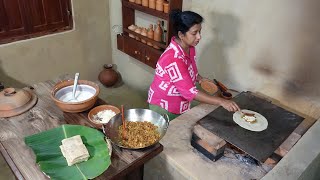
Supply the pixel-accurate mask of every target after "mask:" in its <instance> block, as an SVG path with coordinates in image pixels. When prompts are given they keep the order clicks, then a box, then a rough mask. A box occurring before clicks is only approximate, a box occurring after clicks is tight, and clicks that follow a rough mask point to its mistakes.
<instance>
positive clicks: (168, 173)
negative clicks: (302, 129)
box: [144, 104, 320, 180]
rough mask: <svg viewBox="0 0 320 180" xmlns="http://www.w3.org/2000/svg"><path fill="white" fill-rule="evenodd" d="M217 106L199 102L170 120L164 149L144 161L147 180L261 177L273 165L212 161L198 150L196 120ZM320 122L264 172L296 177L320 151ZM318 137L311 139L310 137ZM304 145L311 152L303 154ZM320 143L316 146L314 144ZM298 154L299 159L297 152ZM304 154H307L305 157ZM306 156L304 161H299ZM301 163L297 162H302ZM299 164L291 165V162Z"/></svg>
mask: <svg viewBox="0 0 320 180" xmlns="http://www.w3.org/2000/svg"><path fill="white" fill-rule="evenodd" d="M215 108H217V106H213V105H207V104H200V105H198V106H196V107H194V108H192V109H191V110H189V111H188V112H187V113H185V114H183V115H181V116H179V117H177V118H176V119H174V120H173V121H171V122H170V126H169V128H168V131H167V133H166V135H165V136H164V138H163V139H162V140H161V144H162V145H163V146H164V150H163V152H162V153H161V154H159V155H158V156H157V157H156V158H154V159H152V160H151V161H150V162H148V163H147V164H146V165H145V174H144V178H145V179H148V180H153V179H157V180H170V179H199V180H207V179H219V180H221V179H261V178H262V177H264V176H265V175H266V174H267V172H268V171H269V170H270V169H267V167H265V166H256V165H252V164H246V163H244V162H241V161H240V160H238V159H237V158H236V157H235V156H234V157H232V156H228V157H225V156H223V157H222V158H221V159H219V160H218V161H216V162H213V161H211V160H209V159H208V158H206V157H205V156H204V155H202V154H201V153H199V152H198V151H197V150H196V149H194V148H193V147H192V146H191V144H190V139H191V133H192V128H193V126H194V125H195V123H196V122H197V121H199V120H200V119H201V118H203V117H204V116H206V115H207V114H209V113H210V112H212V111H213V110H214V109H215ZM319 130H320V123H318V122H317V123H316V124H315V125H314V126H313V127H312V128H310V130H309V131H308V132H307V133H306V134H305V135H304V136H303V137H302V138H301V139H300V140H299V141H298V143H297V145H295V146H294V147H293V148H292V150H291V151H290V152H289V153H288V154H287V155H286V156H285V157H284V158H283V159H282V160H281V161H280V162H279V163H278V164H277V165H276V166H275V167H274V168H273V169H272V170H271V171H270V172H269V173H268V174H267V176H265V178H266V179H288V178H287V177H288V174H287V173H288V172H289V173H292V174H291V175H290V178H291V179H297V178H298V177H299V176H300V175H301V173H302V172H303V171H304V170H305V169H306V168H307V166H308V165H309V164H310V163H311V161H312V160H313V159H314V158H316V156H317V155H318V154H319V151H320V143H319V141H320V138H319V136H320V133H318V131H319ZM312 140H313V141H317V143H312V142H311V141H312ZM302 146H304V147H306V148H307V149H308V150H310V151H311V152H310V153H307V154H306V153H305V154H304V155H302V151H303V149H301V148H302ZM315 146H317V147H315ZM297 155H299V156H298V159H297V158H296V156H297ZM305 156H308V157H307V158H305ZM299 157H300V158H304V159H305V160H304V161H302V162H301V161H300V160H299ZM299 161H300V163H297V162H299ZM291 163H293V164H296V165H295V166H293V168H292V166H290V164H291Z"/></svg>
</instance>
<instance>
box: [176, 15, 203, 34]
mask: <svg viewBox="0 0 320 180" xmlns="http://www.w3.org/2000/svg"><path fill="white" fill-rule="evenodd" d="M170 19H171V20H172V22H173V35H174V36H178V32H179V31H180V32H181V33H182V34H185V33H186V32H187V31H189V29H190V28H191V27H192V26H193V25H195V24H201V23H202V21H203V17H202V16H200V15H199V14H197V13H195V12H192V11H181V10H180V9H175V10H172V11H171V12H170Z"/></svg>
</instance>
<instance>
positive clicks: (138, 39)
mask: <svg viewBox="0 0 320 180" xmlns="http://www.w3.org/2000/svg"><path fill="white" fill-rule="evenodd" d="M134 32H136V33H138V34H141V28H140V27H137V29H136V30H135V31H134ZM136 40H137V41H140V38H139V37H138V36H136Z"/></svg>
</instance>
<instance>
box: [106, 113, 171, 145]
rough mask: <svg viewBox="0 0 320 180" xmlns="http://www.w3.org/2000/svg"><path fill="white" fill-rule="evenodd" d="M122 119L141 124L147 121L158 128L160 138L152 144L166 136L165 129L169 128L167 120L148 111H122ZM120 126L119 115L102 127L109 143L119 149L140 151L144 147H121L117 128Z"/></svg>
mask: <svg viewBox="0 0 320 180" xmlns="http://www.w3.org/2000/svg"><path fill="white" fill-rule="evenodd" d="M124 117H125V120H126V121H132V122H142V121H148V122H151V123H152V124H154V125H156V126H158V132H159V133H160V138H159V139H158V140H157V141H156V142H155V143H154V144H156V143H158V142H159V141H160V140H161V139H162V137H163V136H164V135H165V134H166V131H167V128H168V126H169V120H167V119H165V118H164V117H163V116H161V115H160V114H158V113H157V112H154V111H152V110H149V109H128V110H125V111H124ZM121 125H122V120H121V113H119V114H117V115H115V116H114V117H113V118H111V119H110V121H109V122H108V123H107V124H106V125H104V133H105V135H106V136H107V137H108V138H109V139H110V140H111V142H112V143H113V144H115V145H117V146H119V147H122V148H127V149H142V148H146V147H149V146H152V145H154V144H152V145H149V146H146V147H140V148H128V147H125V146H122V145H121V143H120V141H121V139H120V138H119V126H121Z"/></svg>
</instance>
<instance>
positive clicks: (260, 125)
mask: <svg viewBox="0 0 320 180" xmlns="http://www.w3.org/2000/svg"><path fill="white" fill-rule="evenodd" d="M241 111H242V112H246V113H253V114H255V115H254V116H255V117H256V122H254V123H250V122H247V121H245V120H244V119H243V118H242V116H243V114H242V113H241V112H240V111H237V112H235V113H234V114H233V121H234V122H235V123H237V124H238V125H239V126H241V127H242V128H244V129H247V130H250V131H257V132H259V131H263V130H265V129H267V128H268V121H267V119H266V118H265V117H264V116H262V115H261V114H259V113H257V112H254V111H250V110H247V109H242V110H241Z"/></svg>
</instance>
